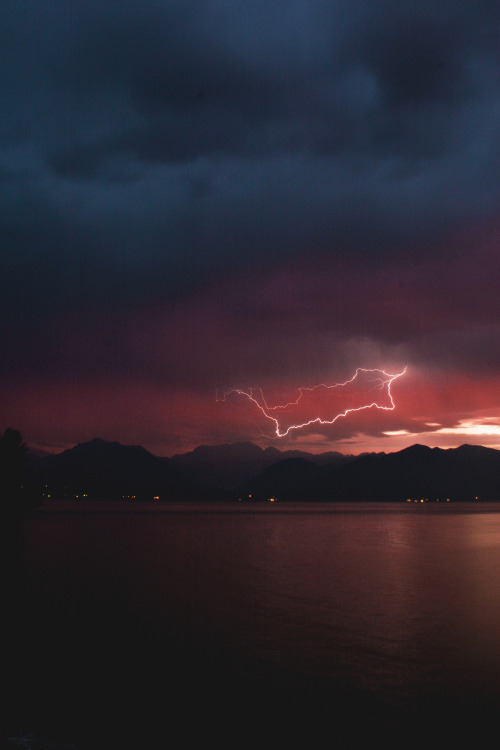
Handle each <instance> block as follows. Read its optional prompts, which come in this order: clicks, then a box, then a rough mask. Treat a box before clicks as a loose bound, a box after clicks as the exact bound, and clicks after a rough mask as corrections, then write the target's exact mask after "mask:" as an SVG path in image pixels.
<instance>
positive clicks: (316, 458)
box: [171, 442, 354, 490]
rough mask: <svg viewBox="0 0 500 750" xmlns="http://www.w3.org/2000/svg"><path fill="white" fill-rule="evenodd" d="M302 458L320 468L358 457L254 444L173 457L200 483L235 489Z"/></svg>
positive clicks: (229, 445)
mask: <svg viewBox="0 0 500 750" xmlns="http://www.w3.org/2000/svg"><path fill="white" fill-rule="evenodd" d="M289 458H302V459H305V460H307V461H310V462H313V463H315V464H318V465H332V466H333V465H339V464H341V463H345V462H347V461H350V460H352V459H353V458H354V456H349V455H345V454H343V453H338V452H336V451H328V452H326V453H320V454H312V453H307V452H305V451H299V450H286V451H280V450H278V449H277V448H274V447H268V448H265V449H263V448H259V447H258V446H257V445H255V444H254V443H250V442H240V443H225V444H222V445H201V446H199V447H198V448H195V449H194V450H193V451H190V452H188V453H183V454H178V455H175V456H172V458H171V461H172V462H173V463H174V464H175V465H176V466H179V467H180V468H182V469H184V470H188V471H189V472H190V474H192V475H194V476H196V477H197V478H198V480H199V481H200V482H203V483H206V484H208V485H212V486H216V487H220V488H223V489H229V490H234V489H236V490H237V489H238V488H241V486H242V485H243V484H244V483H245V482H248V481H249V480H251V479H253V478H254V477H255V476H257V475H258V474H259V473H260V472H262V471H264V470H265V469H267V468H268V467H270V466H273V465H274V464H276V463H277V462H278V461H283V460H286V459H289Z"/></svg>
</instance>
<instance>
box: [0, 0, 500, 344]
mask: <svg viewBox="0 0 500 750" xmlns="http://www.w3.org/2000/svg"><path fill="white" fill-rule="evenodd" d="M499 18H500V11H499V10H498V5H497V4H496V3H493V2H474V3H472V2H463V1H462V2H460V1H455V2H451V1H450V2H447V1H443V2H420V3H418V4H415V3H401V2H384V1H383V0H380V1H379V2H368V1H366V2H356V1H352V0H345V1H344V2H337V3H331V2H326V1H325V2H322V1H320V0H318V1H317V2H313V1H312V0H309V2H278V1H277V2H273V3H269V2H267V0H266V2H264V0H258V1H257V2H252V3H234V2H233V1H232V0H231V1H229V0H227V1H225V0H220V1H218V2H217V1H214V2H203V1H202V0H193V1H192V2H189V1H187V0H182V2H181V1H179V2H161V1H160V0H130V1H129V2H126V3H124V2H118V0H99V2H97V1H95V2H92V1H90V0H85V1H83V0H80V1H78V0H75V1H74V2H72V3H67V2H64V1H63V0H47V1H46V2H43V3H40V2H38V1H37V0H25V1H24V2H17V1H14V0H5V2H4V3H3V4H2V8H1V9H0V63H1V69H2V75H3V84H2V86H3V89H2V90H3V94H2V95H3V97H4V106H2V110H1V114H0V198H1V201H0V231H1V243H2V244H1V247H2V258H3V269H4V273H3V274H2V277H1V281H0V286H1V291H2V303H3V305H4V308H5V310H6V312H7V313H8V314H9V319H10V318H11V319H12V321H13V322H12V325H9V326H8V330H7V331H4V333H5V335H6V336H7V338H8V337H9V336H11V338H10V343H11V346H14V347H15V345H16V335H17V329H18V326H19V323H20V322H21V324H22V325H24V328H23V331H24V332H25V333H26V331H28V330H29V335H30V336H31V338H32V341H31V343H32V344H33V342H34V340H41V339H43V338H44V334H43V331H44V319H43V316H42V314H46V315H49V316H52V319H53V318H54V317H57V315H59V314H62V315H66V314H68V313H70V314H73V315H74V316H75V318H76V320H77V321H79V322H77V323H75V330H76V331H78V326H83V325H84V319H85V314H86V312H85V311H86V309H87V308H88V307H93V308H95V309H97V310H99V309H102V310H103V311H104V310H105V309H106V308H107V307H112V308H113V309H115V310H116V309H120V308H122V307H125V308H127V309H131V308H133V306H134V305H142V304H144V302H146V303H148V304H150V303H151V304H153V303H154V304H155V305H158V304H165V305H167V306H168V305H169V304H170V303H171V302H172V301H173V300H174V299H175V298H178V297H180V296H182V295H185V294H187V293H188V292H189V293H191V294H192V293H193V291H194V290H196V289H199V288H201V287H203V285H204V284H205V283H206V282H207V283H208V281H210V283H212V282H213V280H214V279H215V278H220V276H221V274H223V273H231V274H232V275H233V277H234V276H238V274H242V275H243V276H246V275H251V274H255V276H256V277H259V275H262V273H263V272H264V271H265V270H267V269H269V268H272V267H273V266H275V267H277V266H279V265H280V264H282V263H284V262H286V261H288V260H289V259H291V258H295V257H299V256H300V255H303V254H309V255H310V257H311V259H314V258H321V257H326V258H330V259H332V260H333V261H334V262H335V260H336V259H337V258H339V259H340V260H339V263H341V264H342V263H344V261H345V255H346V254H349V253H350V254H352V255H354V256H357V257H358V258H361V259H363V260H364V262H366V263H371V262H373V263H377V262H383V263H387V264H390V258H391V257H396V256H398V255H399V256H402V255H406V254H411V253H413V254H414V255H415V256H418V253H422V252H424V251H425V248H426V247H427V246H429V247H434V246H435V240H436V238H442V237H443V236H446V231H447V228H448V226H450V225H451V226H452V227H453V229H454V231H456V229H457V227H459V226H460V224H461V223H463V224H465V223H469V222H473V221H478V222H482V221H483V220H485V218H487V217H488V216H489V215H490V214H491V213H492V212H493V211H494V210H496V208H497V205H498V201H499V199H500V186H499V183H498V180H497V175H498V168H499V166H500V149H499V142H498V135H497V134H498V132H499V126H500V104H499V96H498V95H499V72H500V62H499V51H498V32H499V25H500V24H499ZM342 258H344V260H342ZM60 311H61V312H60ZM12 312H15V315H11V314H12ZM103 314H104V312H103ZM79 316H82V317H81V320H80V319H79ZM344 317H345V316H344ZM339 318H342V315H340V312H339ZM33 320H34V321H35V322H34V323H33ZM91 328H92V327H91ZM401 335H403V334H401Z"/></svg>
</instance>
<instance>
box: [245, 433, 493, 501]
mask: <svg viewBox="0 0 500 750" xmlns="http://www.w3.org/2000/svg"><path fill="white" fill-rule="evenodd" d="M316 469H317V471H315V470H314V467H313V465H312V464H311V466H310V467H308V468H307V469H306V468H305V466H304V464H303V463H293V462H288V463H285V462H281V463H280V464H277V465H276V466H275V467H273V471H272V472H269V471H266V472H262V473H261V474H260V475H259V476H257V477H255V478H254V479H253V480H251V481H250V482H247V483H245V484H244V485H242V486H241V488H240V494H242V493H246V494H247V495H248V494H252V495H253V496H254V497H259V498H262V499H264V496H265V495H267V496H268V497H271V496H275V497H277V498H278V499H281V500H295V499H297V497H299V498H300V499H303V500H308V499H315V500H319V501H351V500H352V501H356V500H363V501H401V500H406V499H412V500H421V499H423V500H438V499H439V500H446V499H448V498H449V499H450V500H454V501H474V500H475V499H476V498H478V499H479V500H483V501H491V500H500V451H498V450H494V449H492V448H484V447H481V446H472V445H463V446H461V447H460V448H454V449H448V450H444V449H441V448H428V447H426V446H423V445H413V446H411V447H410V448H406V449H404V450H402V451H399V452H395V453H388V454H386V453H372V454H366V455H361V456H358V457H357V458H355V459H353V460H352V461H347V462H344V463H341V464H338V465H334V466H331V465H330V466H328V465H326V466H322V467H316ZM301 492H303V495H302V496H301Z"/></svg>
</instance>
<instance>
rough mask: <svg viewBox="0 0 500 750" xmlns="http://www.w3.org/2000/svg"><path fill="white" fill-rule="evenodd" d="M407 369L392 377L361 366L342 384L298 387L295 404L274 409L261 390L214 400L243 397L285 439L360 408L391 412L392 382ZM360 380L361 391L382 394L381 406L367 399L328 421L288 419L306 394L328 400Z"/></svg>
mask: <svg viewBox="0 0 500 750" xmlns="http://www.w3.org/2000/svg"><path fill="white" fill-rule="evenodd" d="M406 370H407V368H406V367H405V368H404V370H402V371H401V372H398V373H396V374H395V375H391V374H390V373H387V372H385V371H384V370H367V369H365V368H363V367H358V369H357V370H356V372H355V373H354V375H353V376H352V378H350V379H349V380H346V381H345V382H343V383H335V384H334V385H325V384H324V383H320V384H319V385H315V386H313V387H312V388H308V387H300V388H299V389H298V391H299V395H298V397H297V399H296V400H295V401H289V402H288V403H286V404H281V405H277V406H269V404H268V403H267V402H266V399H265V397H264V393H263V391H262V389H261V388H247V389H245V388H232V389H230V390H228V391H224V393H223V395H222V397H220V398H219V396H217V401H225V400H226V398H227V397H228V396H230V395H231V394H236V395H239V396H243V397H244V398H246V399H248V400H249V401H251V402H252V403H254V404H255V405H256V406H257V408H258V409H259V411H260V412H261V413H262V414H263V415H264V416H265V417H266V419H269V420H270V421H271V422H273V423H274V431H275V435H276V436H277V437H280V438H282V437H286V435H288V434H289V433H290V432H291V431H292V430H301V429H303V428H304V427H308V426H309V425H311V424H315V423H318V424H322V425H329V424H334V422H336V421H337V420H338V419H341V418H343V417H346V416H347V415H348V414H351V413H352V412H357V411H362V410H363V409H370V408H372V407H376V408H377V409H382V410H384V411H393V410H394V409H395V408H396V407H395V403H394V399H393V397H392V393H391V386H392V384H393V382H394V381H395V380H397V379H398V378H400V377H402V376H403V375H404V374H405V372H406ZM363 379H364V381H365V382H366V385H365V386H364V390H365V391H368V392H369V393H370V392H372V391H378V392H379V393H382V394H383V396H384V397H385V399H386V403H385V404H381V403H380V401H381V400H382V399H378V400H377V399H375V400H372V401H370V400H369V403H362V404H361V405H360V406H350V407H348V408H346V409H341V410H340V411H338V412H337V413H335V414H334V416H333V417H331V418H327V419H325V418H322V417H313V418H312V419H306V420H305V421H300V420H299V421H297V422H295V421H291V420H290V413H291V415H292V416H293V412H294V411H300V408H301V407H302V406H303V405H304V402H305V401H306V399H307V397H308V395H309V394H316V396H317V395H320V396H321V395H322V396H323V398H324V397H325V395H326V397H330V396H332V395H333V396H336V395H338V392H339V391H340V389H342V388H343V389H346V390H347V391H349V386H353V385H354V384H355V383H356V382H357V381H358V380H363ZM348 395H349V396H350V398H351V400H354V398H355V397H356V396H358V395H359V394H357V393H356V392H354V395H353V393H352V392H351V393H348ZM316 408H317V407H316ZM283 422H285V423H286V422H290V423H289V424H288V426H287V427H286V428H284V427H283V426H282V423H283Z"/></svg>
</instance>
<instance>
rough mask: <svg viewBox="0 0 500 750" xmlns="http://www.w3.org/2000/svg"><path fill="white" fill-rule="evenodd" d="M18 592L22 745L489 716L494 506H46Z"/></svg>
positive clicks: (427, 736) (499, 529) (359, 739)
mask: <svg viewBox="0 0 500 750" xmlns="http://www.w3.org/2000/svg"><path fill="white" fill-rule="evenodd" d="M19 588H20V592H21V594H22V595H21V597H20V598H21V599H22V601H21V604H20V606H19V607H12V608H11V609H12V610H15V611H17V612H18V616H19V620H20V622H19V623H18V627H16V638H14V641H13V647H12V649H11V651H12V655H13V658H12V661H13V666H12V667H11V669H12V670H13V671H14V672H15V674H14V675H11V676H10V677H9V679H10V680H11V683H10V684H11V687H12V689H11V691H10V696H11V701H10V703H8V704H7V706H8V707H7V708H4V710H5V711H6V712H7V715H6V716H4V717H3V719H2V720H3V724H4V730H3V731H4V737H5V736H6V735H9V736H11V737H17V739H18V740H19V738H21V737H24V738H26V737H27V736H28V735H29V733H30V732H31V733H32V734H31V737H32V740H31V742H32V743H35V744H32V745H31V746H32V747H35V746H36V747H55V746H56V745H55V743H56V742H57V743H59V744H58V745H57V746H58V747H68V748H78V749H80V748H85V750H87V748H88V749H89V750H90V748H92V749H94V748H100V747H103V748H104V747H106V748H115V747H116V748H121V747H124V746H125V742H129V741H132V744H133V745H135V746H136V747H138V748H149V747H162V746H167V744H169V743H170V742H172V741H174V744H175V746H176V747H185V746H191V745H192V744H194V743H195V742H196V743H197V744H198V743H199V742H200V741H203V742H205V741H208V740H209V741H211V742H215V743H216V744H217V745H218V746H222V747H234V746H239V745H242V744H243V745H246V744H249V745H250V744H251V745H254V744H255V743H258V744H259V745H262V744H263V745H264V746H271V745H276V744H278V743H279V745H280V746H283V745H285V744H288V743H289V742H292V741H294V742H297V741H300V742H306V743H307V745H308V746H309V747H311V746H313V747H315V746H318V745H319V744H323V743H324V742H325V741H327V742H328V743H332V744H333V745H334V746H335V747H342V748H365V747H366V748H371V747H376V746H378V745H379V744H380V743H381V742H383V743H384V744H385V746H386V747H401V746H406V747H408V746H411V745H412V742H414V743H415V745H417V744H419V743H421V742H422V741H423V742H425V743H426V745H427V746H428V747H429V746H430V747H434V746H435V747H437V746H438V745H441V744H442V743H443V742H446V744H447V745H449V744H451V742H452V741H453V740H455V739H460V740H462V741H464V740H465V739H466V738H469V739H471V740H473V741H474V742H475V744H476V745H481V743H482V740H483V738H484V739H485V741H486V738H487V737H489V734H488V733H489V730H491V728H492V727H496V723H497V721H496V720H497V717H498V710H499V709H500V504H496V503H495V504H488V505H487V504H474V505H472V504H471V505H465V504H463V505H459V504H456V505H455V504H444V503H441V504H438V503H436V504H430V503H427V504H413V503H412V504H406V503H401V504H384V503H380V504H365V503H351V504H310V503H307V504H306V503H304V504H290V505H279V504H278V503H276V504H263V505H251V504H234V505H227V504H220V505H214V504H207V505H201V504H198V505H193V504H182V505H181V504H175V505H167V504H155V505H143V504H133V503H130V504H126V503H124V504H120V505H116V504H110V503H102V504H100V503H94V504H91V503H87V504H79V503H74V504H69V503H68V504H64V503H61V504H54V505H47V506H45V507H44V508H41V509H38V510H36V511H34V512H32V513H31V514H30V515H29V516H28V518H27V520H26V526H25V534H24V571H23V574H22V583H20V586H19ZM5 727H7V728H5ZM179 737H180V738H181V739H182V741H180V740H179ZM173 738H176V739H175V740H173ZM35 740H36V742H38V744H36V742H35ZM24 741H25V743H26V742H28V740H26V739H25V740H24ZM19 742H20V740H19V741H18V742H17V745H18V746H19ZM44 743H45V744H44ZM51 743H52V744H51ZM7 746H10V747H13V746H14V743H13V741H12V742H11V743H10V744H8V745H7ZM29 746H30V745H29V744H25V747H29Z"/></svg>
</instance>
